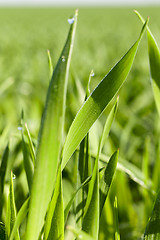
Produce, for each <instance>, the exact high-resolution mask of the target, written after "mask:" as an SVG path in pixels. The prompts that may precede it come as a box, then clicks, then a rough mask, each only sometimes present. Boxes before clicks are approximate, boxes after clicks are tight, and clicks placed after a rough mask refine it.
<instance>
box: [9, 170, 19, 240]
mask: <svg viewBox="0 0 160 240" xmlns="http://www.w3.org/2000/svg"><path fill="white" fill-rule="evenodd" d="M15 219H16V206H15V198H14V190H13V173H12V172H11V178H10V187H9V194H8V205H7V224H6V230H7V235H8V237H9V236H10V234H11V231H12V228H13V225H14V223H15ZM19 239H20V237H19V232H18V230H17V231H16V233H15V240H19Z"/></svg>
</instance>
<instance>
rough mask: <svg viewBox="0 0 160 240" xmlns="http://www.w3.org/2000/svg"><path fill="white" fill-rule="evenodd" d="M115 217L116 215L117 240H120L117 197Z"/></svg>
mask: <svg viewBox="0 0 160 240" xmlns="http://www.w3.org/2000/svg"><path fill="white" fill-rule="evenodd" d="M114 215H115V240H120V234H119V224H118V204H117V197H115V200H114Z"/></svg>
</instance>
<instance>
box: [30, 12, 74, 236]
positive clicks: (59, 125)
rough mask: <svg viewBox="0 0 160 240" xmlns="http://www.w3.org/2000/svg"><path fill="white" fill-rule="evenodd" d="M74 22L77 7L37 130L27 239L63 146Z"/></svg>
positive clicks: (34, 231) (38, 222)
mask: <svg viewBox="0 0 160 240" xmlns="http://www.w3.org/2000/svg"><path fill="white" fill-rule="evenodd" d="M76 23H77V11H76V14H75V16H74V22H73V24H71V26H70V31H69V34H68V38H67V41H66V44H65V46H64V49H63V51H62V54H61V56H60V58H59V61H58V63H57V65H56V67H55V70H54V72H53V75H52V79H51V82H50V85H49V89H48V93H47V99H46V104H45V109H44V114H43V117H42V122H41V127H40V133H39V141H38V147H37V154H36V163H35V174H34V178H33V184H32V192H31V200H30V207H29V216H28V222H27V230H26V240H32V239H33V240H37V239H38V237H39V234H40V232H41V229H42V226H43V224H44V217H45V214H46V211H47V208H48V204H49V202H50V200H51V196H52V193H53V189H54V183H55V177H56V173H57V166H58V161H59V159H60V153H61V147H62V138H63V128H64V115H65V101H66V91H67V82H68V74H69V66H70V60H71V53H72V48H73V41H74V35H75V29H76Z"/></svg>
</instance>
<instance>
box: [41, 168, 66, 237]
mask: <svg viewBox="0 0 160 240" xmlns="http://www.w3.org/2000/svg"><path fill="white" fill-rule="evenodd" d="M52 239H58V240H63V239H64V211H63V194H62V172H61V167H59V170H58V175H57V178H56V184H55V189H54V194H53V197H52V200H51V203H50V205H49V210H48V212H47V217H46V222H45V226H44V240H52Z"/></svg>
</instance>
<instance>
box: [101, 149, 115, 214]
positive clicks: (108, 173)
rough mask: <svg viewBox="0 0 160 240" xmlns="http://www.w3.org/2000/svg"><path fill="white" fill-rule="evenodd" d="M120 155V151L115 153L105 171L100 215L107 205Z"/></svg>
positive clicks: (102, 182) (102, 180)
mask: <svg viewBox="0 0 160 240" xmlns="http://www.w3.org/2000/svg"><path fill="white" fill-rule="evenodd" d="M118 155H119V151H116V152H114V153H113V155H112V156H111V158H110V160H109V162H108V165H107V167H106V169H105V172H104V175H103V177H102V179H101V181H100V215H101V213H102V210H103V206H104V204H105V201H106V198H107V196H108V192H109V189H110V186H111V183H112V180H113V176H114V173H115V170H116V166H117V161H118Z"/></svg>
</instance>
